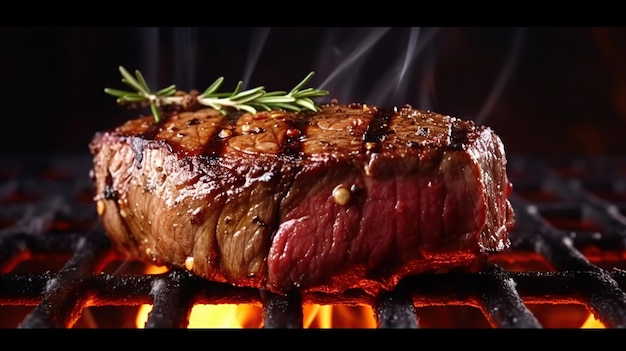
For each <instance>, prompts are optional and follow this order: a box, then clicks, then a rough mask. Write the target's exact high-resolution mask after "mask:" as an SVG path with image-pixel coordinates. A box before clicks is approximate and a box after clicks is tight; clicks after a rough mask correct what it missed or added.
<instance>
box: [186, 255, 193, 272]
mask: <svg viewBox="0 0 626 351" xmlns="http://www.w3.org/2000/svg"><path fill="white" fill-rule="evenodd" d="M193 261H194V260H193V257H191V256H187V258H186V259H185V268H187V270H188V271H190V270H192V269H193Z"/></svg>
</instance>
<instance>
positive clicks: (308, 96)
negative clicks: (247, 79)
mask: <svg viewBox="0 0 626 351" xmlns="http://www.w3.org/2000/svg"><path fill="white" fill-rule="evenodd" d="M119 71H120V73H121V75H122V82H123V83H125V84H126V85H128V86H130V87H131V88H133V89H134V90H135V91H124V90H120V89H111V88H105V89H104V92H105V93H107V94H109V95H112V96H115V97H116V98H117V102H118V103H119V104H125V103H148V104H150V109H151V111H152V114H153V117H154V120H155V121H156V122H157V123H158V122H159V121H161V110H160V107H161V106H163V105H167V104H182V101H183V96H174V95H175V94H176V86H175V85H174V84H172V85H169V86H167V87H165V88H163V89H160V90H157V91H156V92H152V90H151V89H150V88H149V86H148V84H147V82H146V80H145V79H144V77H143V75H142V74H141V72H140V71H139V70H136V71H135V76H133V75H131V74H130V73H129V72H128V71H127V70H126V68H124V67H123V66H119ZM313 74H314V72H311V73H309V74H308V75H307V76H306V77H305V78H304V79H303V80H301V81H300V83H298V84H297V85H296V86H295V87H294V88H293V89H291V90H290V91H289V93H286V92H285V91H271V92H268V91H266V90H265V87H263V86H259V87H256V88H252V89H247V90H242V89H243V82H242V81H239V82H238V83H237V85H236V86H235V89H234V90H233V91H231V92H218V89H219V88H220V87H221V86H222V83H223V82H224V77H219V78H217V79H216V80H215V81H214V82H213V83H212V84H211V85H210V86H209V87H208V88H207V89H206V90H204V92H203V93H202V94H200V95H198V96H196V97H195V98H196V99H197V102H198V103H199V104H201V105H204V106H208V107H211V108H213V109H215V110H218V111H220V112H221V113H222V114H226V113H227V112H228V111H227V109H229V108H230V109H236V110H240V111H246V112H248V113H256V112H257V109H260V110H266V111H271V110H274V109H282V110H287V111H296V112H299V111H302V109H307V110H311V111H319V110H320V108H319V107H318V106H317V105H316V104H315V102H314V101H313V100H312V98H314V97H320V96H325V95H328V91H326V90H320V89H314V88H306V89H302V88H303V87H304V86H305V85H306V84H307V83H308V82H309V81H310V80H311V78H312V77H313Z"/></svg>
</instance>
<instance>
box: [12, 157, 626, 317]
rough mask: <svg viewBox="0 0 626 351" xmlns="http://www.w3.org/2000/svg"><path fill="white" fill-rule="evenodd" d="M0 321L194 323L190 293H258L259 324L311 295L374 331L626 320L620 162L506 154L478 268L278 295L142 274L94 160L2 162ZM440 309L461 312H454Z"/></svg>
mask: <svg viewBox="0 0 626 351" xmlns="http://www.w3.org/2000/svg"><path fill="white" fill-rule="evenodd" d="M0 161H1V162H2V165H3V168H2V169H0V202H1V206H0V267H1V269H2V272H1V273H0V316H2V317H0V326H1V327H4V328H7V327H8V328H77V327H121V328H132V327H134V325H135V324H134V323H135V316H136V315H137V311H138V309H139V307H140V306H141V305H143V304H152V305H153V309H152V312H150V314H149V315H148V317H147V322H146V324H145V327H146V328H160V327H171V328H186V327H188V318H189V314H190V310H191V309H192V307H193V306H194V305H195V304H209V305H218V304H226V303H228V304H242V303H245V304H254V305H257V306H260V307H261V309H262V320H263V323H262V327H264V328H302V327H303V309H304V306H305V305H307V304H319V305H348V306H369V307H371V311H372V313H373V318H374V320H375V321H376V325H377V326H378V327H379V328H427V327H433V326H434V327H493V328H552V327H580V326H581V325H582V324H583V322H584V321H585V320H586V319H587V318H588V317H590V316H594V317H595V318H596V319H598V320H599V321H600V322H601V323H602V324H603V325H604V326H605V327H607V328H623V327H626V294H625V293H624V289H625V286H626V270H624V269H626V268H625V267H626V248H625V243H626V218H625V213H626V159H621V158H614V157H597V158H596V157H584V158H574V157H570V158H562V159H550V160H546V159H537V158H533V157H529V156H521V155H510V156H509V163H508V172H509V177H510V179H511V181H512V183H513V185H514V190H513V195H512V197H511V202H512V204H513V206H514V209H515V212H516V225H515V228H514V230H513V231H512V232H511V234H510V238H511V242H512V247H511V249H510V250H508V251H505V252H502V253H499V254H496V255H494V256H492V257H491V258H490V262H489V265H488V267H487V268H486V269H484V270H483V271H480V272H477V273H468V272H464V271H462V270H457V271H453V272H447V273H436V274H435V273H433V274H419V275H415V276H410V277H407V278H405V279H403V280H402V281H401V282H400V284H399V285H398V286H397V288H396V289H395V290H394V291H390V292H385V293H383V294H381V295H380V296H369V295H367V294H365V293H363V292H360V291H349V292H346V293H344V294H341V295H330V294H322V293H315V294H312V293H310V294H303V295H291V296H286V297H283V296H279V295H274V294H271V293H267V292H264V291H259V290H257V289H252V288H239V287H233V286H230V285H228V284H222V283H215V282H210V281H207V280H203V279H200V278H198V277H195V276H192V275H191V274H190V273H188V272H186V271H176V270H171V271H168V272H165V273H157V274H148V273H145V269H146V267H145V265H144V264H142V263H139V262H135V261H132V260H126V259H125V258H124V257H120V256H119V254H117V253H116V252H115V250H113V248H112V246H111V243H110V241H109V240H108V238H107V237H106V235H105V233H104V231H103V229H102V227H101V226H100V224H99V222H98V219H97V214H96V209H95V206H94V204H93V200H92V184H91V180H90V179H89V173H88V172H89V169H90V166H91V159H88V158H85V157H79V156H74V155H65V156H62V155H58V156H54V157H37V156H34V155H25V156H24V155H19V156H15V157H11V156H4V157H2V158H1V159H0ZM446 311H453V312H450V313H447V312H446Z"/></svg>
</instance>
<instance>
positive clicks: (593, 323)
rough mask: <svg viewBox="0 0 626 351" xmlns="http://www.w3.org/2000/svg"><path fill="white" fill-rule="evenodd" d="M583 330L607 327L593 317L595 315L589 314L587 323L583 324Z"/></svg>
mask: <svg viewBox="0 0 626 351" xmlns="http://www.w3.org/2000/svg"><path fill="white" fill-rule="evenodd" d="M581 328H583V329H591V328H606V327H605V326H604V323H602V322H600V321H599V320H597V319H596V317H595V316H594V315H593V313H589V317H588V318H587V320H586V321H585V323H583V325H582V326H581Z"/></svg>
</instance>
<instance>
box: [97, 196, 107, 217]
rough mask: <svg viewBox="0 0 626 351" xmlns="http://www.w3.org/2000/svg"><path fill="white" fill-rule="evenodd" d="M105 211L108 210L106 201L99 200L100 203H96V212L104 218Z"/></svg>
mask: <svg viewBox="0 0 626 351" xmlns="http://www.w3.org/2000/svg"><path fill="white" fill-rule="evenodd" d="M105 209H106V204H105V203H104V201H102V200H98V202H97V203H96V211H97V212H98V215H99V216H102V215H103V214H104V210H105Z"/></svg>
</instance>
